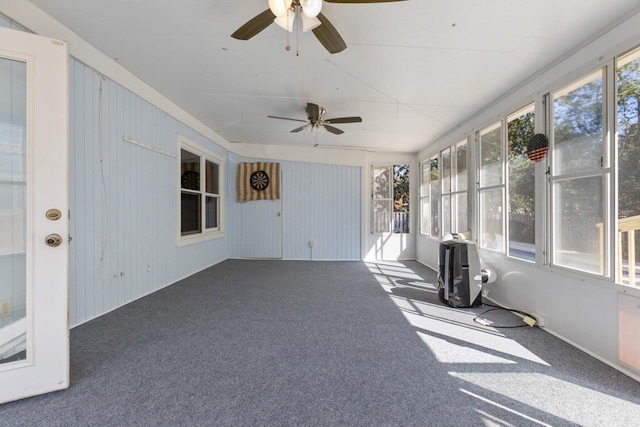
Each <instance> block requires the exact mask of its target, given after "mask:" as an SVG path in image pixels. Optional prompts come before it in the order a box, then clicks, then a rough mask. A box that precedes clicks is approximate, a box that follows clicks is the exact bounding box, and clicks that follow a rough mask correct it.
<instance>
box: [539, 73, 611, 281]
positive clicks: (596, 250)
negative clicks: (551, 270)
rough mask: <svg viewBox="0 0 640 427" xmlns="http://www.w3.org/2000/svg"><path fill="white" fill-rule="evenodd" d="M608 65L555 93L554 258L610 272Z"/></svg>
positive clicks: (555, 261)
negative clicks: (605, 88) (606, 118)
mask: <svg viewBox="0 0 640 427" xmlns="http://www.w3.org/2000/svg"><path fill="white" fill-rule="evenodd" d="M604 75H605V73H604V69H602V70H599V71H597V72H595V73H593V74H591V75H589V76H587V77H585V78H583V79H581V80H579V81H577V82H575V83H573V84H571V85H569V86H567V87H565V88H563V89H561V90H559V91H557V92H554V93H552V94H551V109H552V112H551V119H552V125H551V130H552V132H551V148H552V150H551V155H552V157H551V169H550V190H551V197H550V203H551V212H552V214H551V215H552V217H551V262H552V264H554V265H558V266H563V267H568V268H572V269H576V270H580V271H584V272H588V273H594V274H600V275H608V267H607V264H608V250H607V249H608V247H609V245H608V244H607V240H608V236H609V231H608V229H609V227H608V220H607V211H608V209H607V207H608V206H609V200H608V194H609V191H608V185H609V169H608V163H609V161H608V158H607V157H608V156H607V151H608V144H607V140H606V131H607V130H606V120H605V103H604V98H603V97H604Z"/></svg>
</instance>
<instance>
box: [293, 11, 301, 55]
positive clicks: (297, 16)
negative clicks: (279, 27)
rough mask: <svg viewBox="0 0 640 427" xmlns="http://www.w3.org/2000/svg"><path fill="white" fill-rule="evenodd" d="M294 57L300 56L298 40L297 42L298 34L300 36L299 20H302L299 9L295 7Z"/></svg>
mask: <svg viewBox="0 0 640 427" xmlns="http://www.w3.org/2000/svg"><path fill="white" fill-rule="evenodd" d="M295 10H296V56H300V50H299V47H300V46H299V44H298V40H299V37H298V36H299V34H300V19H302V17H301V16H300V7H299V6H298V7H296V9H295Z"/></svg>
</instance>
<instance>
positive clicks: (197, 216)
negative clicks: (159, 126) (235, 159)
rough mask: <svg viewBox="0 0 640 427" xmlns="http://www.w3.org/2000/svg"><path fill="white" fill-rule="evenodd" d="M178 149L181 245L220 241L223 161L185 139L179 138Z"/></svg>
mask: <svg viewBox="0 0 640 427" xmlns="http://www.w3.org/2000/svg"><path fill="white" fill-rule="evenodd" d="M178 148H179V152H180V156H179V158H178V161H179V165H178V173H179V182H178V186H179V188H180V201H179V210H178V223H179V233H178V236H179V238H178V242H179V244H188V243H195V242H200V241H203V240H207V239H211V238H214V237H220V236H221V235H222V200H221V197H222V191H221V190H222V188H223V185H222V176H223V174H222V168H223V161H222V159H220V158H219V157H217V156H216V155H214V154H213V153H211V152H209V151H207V150H205V149H203V148H202V147H199V146H197V145H195V144H193V143H192V142H190V141H187V140H186V139H184V138H183V137H178Z"/></svg>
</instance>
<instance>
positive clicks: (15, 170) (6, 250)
mask: <svg viewBox="0 0 640 427" xmlns="http://www.w3.org/2000/svg"><path fill="white" fill-rule="evenodd" d="M26 100H27V84H26V64H25V63H24V62H21V61H16V60H12V59H7V58H2V57H0V236H1V238H0V364H6V363H11V362H16V361H20V360H24V359H26V357H27V354H26V352H27V350H26V342H27V321H26V315H27V312H26V307H27V304H26V294H27V284H26V280H27V279H26V274H27V254H26V232H27V230H26V224H27V221H26V219H27V218H26V209H27V198H26V194H27V170H26V169H27V162H26V159H27V143H26Z"/></svg>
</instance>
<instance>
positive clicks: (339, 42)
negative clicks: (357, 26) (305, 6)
mask: <svg viewBox="0 0 640 427" xmlns="http://www.w3.org/2000/svg"><path fill="white" fill-rule="evenodd" d="M318 19H319V20H320V22H322V25H320V26H319V27H316V28H314V29H313V30H311V31H313V35H315V36H316V38H317V39H318V41H319V42H320V43H321V44H322V46H324V48H325V49H327V50H328V51H329V53H338V52H342V51H343V50H345V49H346V48H347V44H346V43H345V42H344V40H343V39H342V37H341V36H340V34H338V30H336V28H335V27H334V26H333V24H331V22H329V20H328V19H327V17H326V16H324V15H323V14H322V13H319V14H318Z"/></svg>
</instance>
